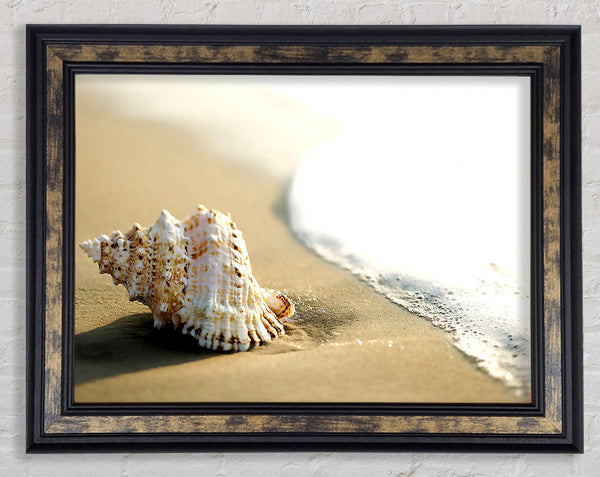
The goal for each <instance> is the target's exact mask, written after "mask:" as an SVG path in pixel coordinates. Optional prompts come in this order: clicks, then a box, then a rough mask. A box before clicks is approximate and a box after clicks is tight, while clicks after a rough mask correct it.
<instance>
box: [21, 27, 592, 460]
mask: <svg viewBox="0 0 600 477" xmlns="http://www.w3.org/2000/svg"><path fill="white" fill-rule="evenodd" d="M27 94H28V98H27V115H28V118H27V124H28V129H27V146H28V153H27V165H28V191H27V198H28V207H27V220H28V226H27V230H28V244H27V246H28V248H27V250H28V269H27V280H28V289H27V290H28V312H27V315H28V316H27V326H28V341H27V359H28V362H27V372H28V377H27V382H28V393H27V425H28V431H27V435H28V442H27V450H28V452H51V451H59V452H68V451H128V452H130V451H136V450H145V451H148V450H152V451H182V450H185V451H190V450H215V449H226V450H240V449H244V450H308V449H337V450H357V449H371V450H417V449H418V450H436V451H439V450H452V451H457V450H464V451H519V452H523V451H551V452H582V442H583V438H582V323H581V219H580V216H581V210H580V195H581V190H580V154H581V152H580V148H581V140H580V102H581V100H580V29H579V27H576V26H460V27H458V26H456V27H450V26H446V27H400V26H397V27H366V26H365V27H358V26H356V27H350V26H348V27H329V26H328V27H325V26H323V27H278V26H260V27H259V26H255V27H250V26H115V25H113V26H100V25H96V26H75V25H63V26H58V25H54V26H43V25H30V26H29V27H28V29H27ZM115 285H116V286H115Z"/></svg>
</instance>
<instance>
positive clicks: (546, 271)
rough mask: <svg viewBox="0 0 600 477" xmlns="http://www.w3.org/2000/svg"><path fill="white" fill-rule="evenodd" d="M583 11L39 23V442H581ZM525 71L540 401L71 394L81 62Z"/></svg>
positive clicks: (435, 447) (32, 377)
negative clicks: (439, 20)
mask: <svg viewBox="0 0 600 477" xmlns="http://www.w3.org/2000/svg"><path fill="white" fill-rule="evenodd" d="M580 63H581V60H580V28H579V27H578V26H440V27H433V26H430V27H400V26H397V27H396V26H393V27H390V26H386V27H379V26H369V27H366V26H365V27H358V26H355V27H352V26H347V27H333V26H327V27H325V26H322V27H299V26H294V27H284V26H116V25H111V26H101V25H94V26H76V25H53V26H49V25H29V26H28V27H27V201H28V202H27V254H28V256H27V260H28V261H27V306H28V307H27V452H75V451H79V452H81V451H86V452H97V451H126V452H132V451H194V450H202V451H206V450H217V449H219V450H230V451H233V450H236V451H237V450H262V451H267V450H270V451H273V450H286V451H290V450H294V451H298V450H309V449H310V450H325V449H328V450H367V449H368V450H394V451H407V450H411V451H413V450H419V451H469V452H471V451H494V452H498V451H518V452H528V451H536V452H537V451H541V452H571V453H576V452H583V430H582V426H583V413H582V408H583V403H582V398H583V392H582V342H583V340H582V310H581V207H580V195H581V188H580V187H581V186H580V169H581V165H580V162H581V158H580V155H581V137H580V136H581V132H580V127H581V125H580V114H581V104H580V103H581V99H580ZM90 72H94V73H104V74H113V73H114V74H116V73H131V74H136V73H141V72H144V73H150V74H161V73H165V72H169V73H193V74H243V73H252V74H269V75H272V74H275V75H277V74H288V75H294V74H304V75H307V74H320V75H348V74H361V75H374V74H386V75H425V76H428V75H435V76H439V75H451V76H455V75H465V76H477V75H480V76H481V75H487V76H522V77H528V78H530V81H531V83H530V84H531V104H530V107H531V210H530V214H531V269H532V273H531V376H532V378H531V402H530V403H526V404H474V403H449V404H448V403H439V404H438V403H418V402H417V403H347V402H346V403H322V402H321V403H310V402H308V403H293V402H290V403H109V404H101V403H77V402H75V401H74V396H73V364H74V357H73V346H74V324H73V323H74V305H73V300H74V252H73V251H74V250H75V243H74V232H73V230H74V206H75V203H74V202H75V192H74V177H75V174H76V161H75V157H74V154H75V139H74V134H75V133H74V125H75V122H74V113H73V111H74V78H75V77H76V75H78V74H85V73H90Z"/></svg>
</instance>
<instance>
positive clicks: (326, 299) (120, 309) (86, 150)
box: [75, 89, 517, 402]
mask: <svg viewBox="0 0 600 477" xmlns="http://www.w3.org/2000/svg"><path fill="white" fill-rule="evenodd" d="M76 120H77V123H76V128H77V136H76V138H77V167H76V187H77V192H76V237H75V239H76V242H77V243H79V242H81V241H83V240H85V239H88V238H92V237H96V236H98V235H100V234H102V233H110V232H112V231H113V230H115V229H120V230H122V231H125V230H128V229H129V227H130V226H131V225H132V224H133V223H134V222H139V223H140V224H142V225H144V226H148V225H151V224H152V223H154V221H155V220H156V218H157V217H158V215H159V213H160V210H161V209H163V208H166V209H168V210H169V211H170V212H171V213H172V214H173V215H174V216H176V217H178V218H183V217H184V216H185V215H187V214H188V213H189V212H191V211H192V210H193V209H194V207H195V206H196V205H197V204H198V203H203V204H205V205H206V206H208V207H212V208H216V209H219V210H221V211H224V212H231V214H232V217H233V218H234V220H235V221H236V222H237V224H238V226H239V228H240V229H241V230H242V231H243V233H244V238H245V240H246V243H247V246H248V250H249V253H250V259H251V261H252V266H253V269H254V273H255V276H256V278H257V280H258V281H259V283H260V284H261V285H262V286H265V287H270V288H276V289H279V290H285V291H286V293H287V294H288V296H290V297H291V298H292V299H293V300H294V302H295V303H296V310H297V312H296V315H295V316H294V317H293V318H292V319H291V321H290V322H288V323H287V324H286V333H287V334H286V336H285V337H283V338H281V339H277V340H275V341H273V342H272V343H270V344H268V345H266V346H260V347H257V348H255V349H253V350H251V351H250V352H246V353H214V352H210V351H207V350H203V349H201V348H199V347H197V345H196V344H195V341H194V339H193V338H191V337H189V336H182V335H180V333H179V332H176V331H173V330H169V329H163V330H154V329H153V327H152V319H151V315H150V313H149V310H148V309H147V308H146V307H145V306H143V305H141V304H138V303H130V302H129V301H128V299H127V298H128V294H127V291H126V290H125V289H124V288H123V287H122V286H118V287H116V286H114V285H113V284H112V279H111V278H110V277H109V276H108V275H99V274H98V267H97V266H96V265H95V264H94V263H93V262H92V261H91V259H89V258H87V257H86V256H85V254H84V253H83V252H82V251H81V250H80V249H79V248H77V250H76V251H75V257H76V294H75V400H76V401H77V402H208V401H212V402H214V401H222V402H231V401H254V402H311V401H313V402H517V398H516V397H515V395H514V394H513V392H512V391H511V390H510V389H508V388H507V387H506V386H504V385H503V384H502V383H501V382H499V381H497V380H494V379H492V378H490V377H489V376H488V375H486V374H484V373H483V372H482V371H480V370H479V369H478V368H477V366H476V364H475V363H473V362H472V361H471V360H470V359H468V358H466V357H465V356H464V355H462V354H461V353H460V352H459V351H458V350H457V349H456V348H455V347H454V346H453V345H452V343H451V335H449V334H448V333H446V332H444V331H441V330H439V329H437V328H435V327H433V326H432V325H431V324H430V323H429V322H427V321H425V320H424V319H422V318H419V317H417V316H414V315H412V314H410V313H408V312H407V311H405V310H403V309H402V308H400V307H398V306H397V305H395V304H393V303H391V302H390V301H388V300H387V299H385V298H384V297H382V296H380V295H378V294H376V293H375V292H374V291H373V290H372V289H371V288H370V287H369V286H368V285H366V284H364V283H362V282H360V281H359V280H358V279H357V278H356V277H354V276H353V275H352V274H350V273H349V272H347V271H345V270H341V269H339V268H337V267H336V266H334V265H331V264H329V263H327V262H325V261H323V260H322V259H320V258H319V257H317V256H316V255H314V254H313V253H312V252H311V251H309V250H308V249H306V248H305V247H304V246H302V245H301V244H300V243H299V242H298V241H296V240H295V238H294V237H293V235H292V234H291V233H290V230H289V228H288V226H287V217H286V212H285V211H286V207H285V191H286V184H284V183H281V181H278V180H276V179H274V178H272V177H271V176H269V175H267V174H265V173H261V172H260V171H258V170H256V169H251V168H249V167H246V168H244V167H243V166H239V165H234V164H233V163H231V162H229V161H228V160H227V158H225V157H219V155H218V154H216V153H215V152H214V151H211V150H210V147H205V146H203V138H202V135H201V134H199V133H198V131H191V130H187V129H185V128H182V127H178V126H173V125H169V124H162V123H161V122H160V121H151V120H144V119H140V118H127V117H122V116H119V115H118V114H117V113H116V112H115V111H114V110H113V109H111V107H110V105H108V104H106V103H105V102H103V101H102V98H98V97H94V94H93V90H85V89H80V90H79V91H78V97H77V110H76Z"/></svg>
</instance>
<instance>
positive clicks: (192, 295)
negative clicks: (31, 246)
mask: <svg viewBox="0 0 600 477" xmlns="http://www.w3.org/2000/svg"><path fill="white" fill-rule="evenodd" d="M79 246H80V247H81V248H82V249H83V250H84V251H85V252H86V253H87V255H88V256H90V257H91V258H92V259H93V260H94V263H97V264H98V266H99V268H100V273H108V274H110V275H111V276H112V277H113V282H114V283H115V285H118V284H122V285H124V286H125V288H126V289H127V290H128V291H129V300H130V301H139V302H141V303H143V304H145V305H147V306H148V307H150V310H152V316H153V319H154V326H155V327H157V328H160V327H162V326H163V325H165V324H167V323H172V324H173V326H174V327H175V328H181V330H182V332H183V333H184V334H185V333H190V334H191V335H192V336H194V337H196V338H197V340H198V343H199V344H200V346H203V347H205V348H210V349H213V350H222V351H230V350H231V351H246V350H248V349H249V348H250V346H251V345H252V344H260V343H263V342H268V341H271V339H273V338H275V337H277V336H281V335H283V334H285V332H284V328H283V325H282V324H281V320H282V319H284V318H286V317H288V316H291V315H292V314H293V313H294V304H293V303H292V302H291V301H290V300H289V299H288V298H287V297H286V296H285V295H284V294H283V293H281V292H279V291H276V290H271V289H268V288H262V287H260V286H259V284H258V282H257V281H256V279H255V278H254V276H253V274H252V268H251V266H250V259H249V257H248V251H247V250H246V243H245V242H244V239H243V238H242V233H241V231H240V230H239V229H238V228H237V227H236V225H235V223H234V222H233V221H232V220H231V217H230V216H229V215H225V214H222V213H221V212H218V211H216V210H209V209H207V208H206V207H204V206H202V205H199V206H198V208H197V209H196V210H195V211H194V212H193V213H192V214H191V215H190V216H189V217H187V218H186V219H184V220H183V221H179V220H177V219H176V218H175V217H173V216H172V215H171V214H170V213H169V212H168V211H166V210H163V211H162V212H161V214H160V217H159V218H158V220H157V221H156V223H155V224H154V225H152V226H151V227H149V228H142V227H141V226H140V225H139V224H137V223H136V224H134V225H133V227H132V228H131V230H129V232H127V233H126V234H122V233H121V232H120V231H118V230H117V231H115V232H113V233H112V235H111V236H110V237H108V236H106V235H101V236H100V237H98V238H97V239H92V240H87V241H85V242H83V243H81V244H80V245H79Z"/></svg>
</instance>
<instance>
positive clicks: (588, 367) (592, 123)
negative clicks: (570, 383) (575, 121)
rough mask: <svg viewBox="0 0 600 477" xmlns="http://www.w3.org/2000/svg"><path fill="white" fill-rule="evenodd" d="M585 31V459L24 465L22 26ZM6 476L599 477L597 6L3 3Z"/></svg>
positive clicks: (0, 148)
mask: <svg viewBox="0 0 600 477" xmlns="http://www.w3.org/2000/svg"><path fill="white" fill-rule="evenodd" d="M26 23H191V24H194V23H197V24H202V23H211V24H217V23H220V24H234V23H235V24H305V25H308V24H376V25H379V24H491V23H498V24H581V25H583V221H584V223H583V228H584V233H583V264H584V289H583V293H584V326H585V328H584V333H585V416H586V417H585V426H586V428H585V445H586V454H585V455H534V454H527V455H519V454H513V455H501V454H481V455H476V454H455V455H453V454H450V455H448V454H410V453H406V454H402V453H387V454H369V453H300V454H294V453H283V454H280V453H262V454H231V453H227V454H218V453H217V454H156V455H143V454H142V455H140V454H132V455H124V454H113V455H102V454H99V455H85V456H81V455H25V453H24V448H25V437H24V429H25V415H24V402H25V332H24V327H23V325H24V322H25V273H24V267H25V24H26ZM0 25H1V29H0V71H1V73H0V244H1V246H0V307H1V308H0V310H1V311H2V313H1V316H0V326H1V332H0V363H2V364H1V367H0V475H2V476H21V475H24V476H55V475H56V476H59V477H71V476H80V475H86V476H88V477H93V476H99V477H100V476H108V475H119V476H121V477H135V476H144V477H147V476H149V475H177V476H178V477H185V476H192V475H194V476H195V475H218V476H237V475H244V476H252V475H260V476H268V475H278V476H295V475H303V476H313V475H314V476H337V475H344V476H354V475H373V476H379V475H385V476H405V475H414V476H428V477H435V476H442V475H444V476H446V475H448V476H472V475H477V476H505V475H527V476H529V475H531V476H538V475H542V476H545V477H551V476H561V477H563V476H571V475H575V476H584V475H589V476H592V475H600V416H598V412H599V411H600V397H599V396H600V383H599V382H598V378H599V377H600V306H599V305H600V248H599V247H598V244H600V214H599V212H600V134H599V133H600V108H599V107H600V75H599V74H598V73H599V72H600V3H599V2H598V0H571V1H560V0H529V1H523V0H454V1H443V0H434V1H431V0H428V1H424V0H408V1H401V0H400V1H394V0H389V1H388V0H375V1H369V0H347V1H343V0H330V1H327V0H312V1H310V0H308V1H301V0H289V1H286V0H273V1H267V0H202V1H198V0H188V1H168V0H164V1H160V0H151V1H150V0H144V1H142V0H131V1H127V2H126V1H120V2H119V1H117V0H85V1H77V0H63V1H59V0H54V1H51V0H39V1H35V0H30V1H18V0H2V2H1V5H0Z"/></svg>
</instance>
